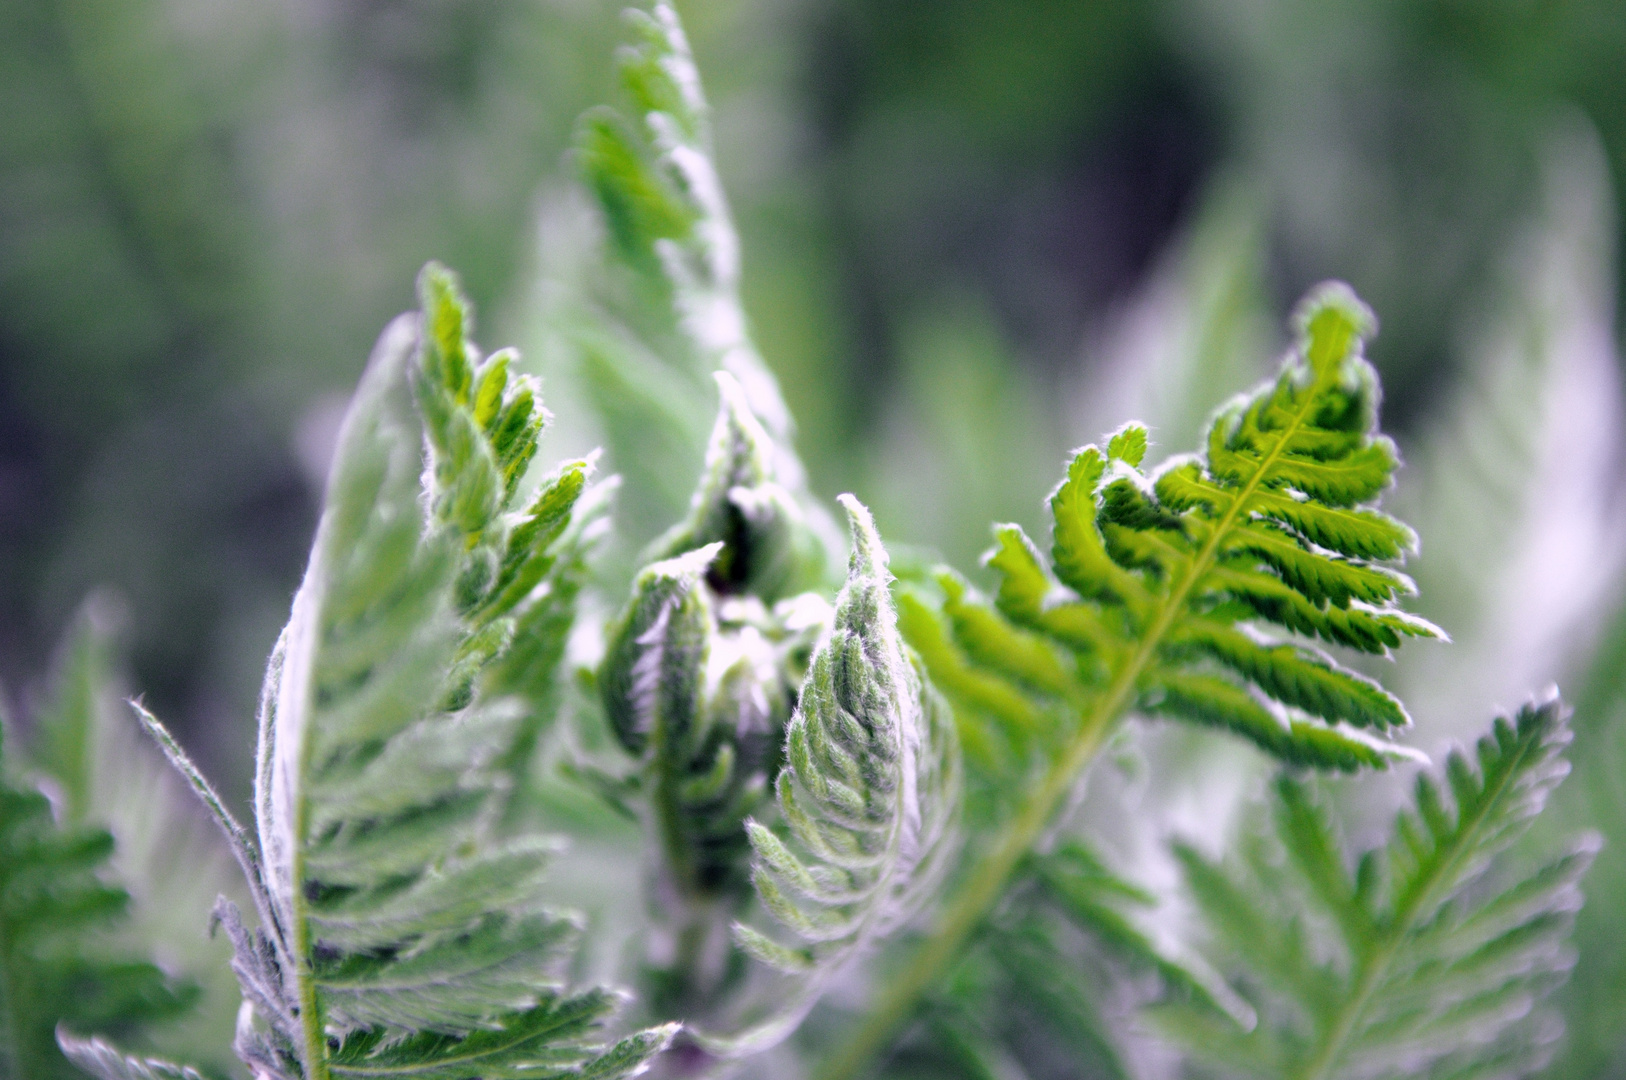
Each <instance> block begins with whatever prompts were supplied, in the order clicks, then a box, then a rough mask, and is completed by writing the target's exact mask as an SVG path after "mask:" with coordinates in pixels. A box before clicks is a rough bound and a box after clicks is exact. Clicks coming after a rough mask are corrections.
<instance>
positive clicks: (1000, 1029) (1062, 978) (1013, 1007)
mask: <svg viewBox="0 0 1626 1080" xmlns="http://www.w3.org/2000/svg"><path fill="white" fill-rule="evenodd" d="M1170 921H1171V920H1170V912H1169V910H1168V909H1167V907H1166V906H1165V905H1163V904H1161V903H1160V902H1159V900H1158V898H1157V896H1155V895H1154V894H1153V893H1151V892H1149V891H1148V890H1146V889H1144V888H1141V887H1139V886H1137V885H1135V884H1133V883H1131V882H1130V881H1128V880H1127V879H1125V878H1124V877H1122V876H1121V875H1119V874H1117V873H1115V872H1114V871H1113V870H1111V869H1110V868H1109V867H1108V866H1107V865H1106V863H1105V862H1104V861H1103V860H1102V859H1101V857H1100V856H1099V855H1097V854H1096V853H1095V852H1094V851H1093V850H1092V849H1091V848H1090V847H1089V846H1088V845H1086V844H1084V843H1083V842H1082V841H1079V840H1077V839H1074V838H1068V839H1066V840H1063V841H1062V842H1060V843H1058V844H1057V845H1056V847H1055V849H1054V850H1053V851H1050V852H1047V853H1045V854H1043V855H1035V856H1032V857H1031V858H1030V859H1029V860H1028V861H1027V862H1026V863H1024V865H1023V866H1022V868H1021V869H1020V870H1019V871H1018V872H1017V874H1016V875H1015V877H1014V878H1013V880H1012V883H1011V886H1010V888H1009V890H1008V891H1007V894H1006V896H1005V898H1004V900H1003V902H1002V903H1001V904H1000V906H999V909H998V911H997V913H995V914H994V915H993V916H991V917H990V918H989V919H988V920H986V921H985V922H984V924H983V925H982V926H981V927H980V928H979V930H978V932H977V935H976V937H975V939H974V940H973V941H972V942H971V944H970V945H969V947H968V948H967V950H966V953H965V955H964V956H962V957H961V958H960V959H959V961H958V962H957V963H956V964H955V966H954V968H953V970H952V971H951V972H950V973H949V974H948V975H947V976H946V977H945V978H944V979H943V980H942V982H941V983H940V984H939V985H938V986H937V987H935V988H934V989H933V990H932V991H931V993H930V994H929V995H928V996H927V1003H926V1007H925V1012H924V1019H925V1021H926V1031H927V1034H926V1037H925V1038H924V1039H922V1038H919V1037H916V1038H914V1039H911V1040H909V1041H907V1042H905V1043H904V1044H902V1045H901V1046H900V1047H899V1048H898V1049H897V1051H896V1053H895V1056H894V1061H895V1062H900V1063H902V1062H918V1063H919V1064H920V1065H922V1066H924V1065H927V1064H928V1063H929V1065H930V1067H931V1068H930V1073H929V1074H930V1075H936V1076H964V1077H967V1078H968V1080H969V1078H973V1077H982V1076H986V1075H1010V1076H1025V1075H1042V1074H1043V1072H1044V1070H1045V1068H1046V1065H1047V1062H1052V1061H1055V1060H1057V1056H1058V1055H1065V1057H1064V1058H1063V1060H1065V1061H1066V1063H1067V1067H1068V1068H1069V1069H1070V1070H1073V1071H1074V1072H1076V1073H1082V1074H1084V1075H1091V1076H1094V1075H1102V1076H1113V1077H1128V1076H1131V1075H1133V1072H1132V1071H1131V1069H1130V1067H1129V1064H1128V1062H1129V1061H1130V1060H1132V1058H1133V1056H1134V1053H1133V1050H1134V1048H1133V1047H1132V1046H1130V1045H1126V1039H1125V1038H1124V1033H1125V1031H1126V1029H1128V1028H1129V1027H1130V1026H1131V1025H1130V1024H1129V1023H1128V1021H1129V1020H1130V1014H1131V1012H1132V1009H1131V1007H1130V1004H1129V1000H1126V995H1125V993H1124V991H1125V988H1126V986H1127V985H1128V984H1131V983H1133V982H1135V981H1139V982H1141V983H1145V982H1147V981H1148V980H1147V979H1146V976H1147V975H1148V973H1156V974H1157V975H1158V976H1160V979H1159V980H1158V981H1160V982H1162V983H1163V984H1164V985H1167V986H1170V987H1173V988H1177V989H1178V990H1179V991H1180V992H1181V993H1182V994H1183V995H1186V996H1189V997H1192V998H1195V999H1197V1000H1199V1001H1202V1002H1203V1003H1204V1004H1205V1005H1207V1006H1208V1007H1209V1008H1212V1009H1215V1010H1217V1011H1221V1012H1223V1013H1228V1014H1229V1015H1231V1016H1232V1017H1233V1018H1234V1020H1235V1022H1236V1023H1238V1024H1241V1025H1243V1026H1245V1027H1247V1026H1251V1025H1252V1024H1253V1022H1254V1019H1255V1018H1254V1013H1253V1010H1252V1008H1251V1007H1250V1006H1249V1005H1248V1004H1247V1003H1246V1002H1245V1001H1243V1000H1242V999H1241V998H1239V997H1238V996H1237V995H1236V994H1235V993H1234V992H1233V991H1232V990H1231V989H1230V987H1229V986H1228V985H1226V983H1225V981H1224V979H1223V978H1222V977H1221V976H1220V975H1219V974H1218V973H1217V972H1215V971H1214V970H1213V969H1212V968H1210V967H1209V966H1208V965H1207V964H1206V963H1205V962H1204V961H1203V960H1202V958H1201V957H1200V956H1197V955H1196V954H1194V953H1193V952H1192V951H1191V950H1190V949H1189V948H1188V947H1186V946H1184V945H1183V944H1181V943H1180V942H1179V941H1178V940H1177V938H1176V936H1175V935H1174V934H1173V933H1172V932H1171V930H1170V926H1169V923H1170ZM950 1032H961V1033H963V1034H965V1035H966V1036H968V1037H969V1038H968V1039H967V1040H966V1041H964V1042H961V1041H955V1040H949V1041H947V1042H945V1041H944V1038H943V1037H944V1036H947V1035H948V1033H950ZM994 1063H1003V1064H1002V1066H1001V1068H1000V1069H996V1070H994V1071H992V1072H990V1067H991V1066H992V1065H994ZM904 1071H907V1068H905V1070H904Z"/></svg>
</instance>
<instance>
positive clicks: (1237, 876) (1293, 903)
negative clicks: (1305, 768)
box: [1155, 696, 1597, 1080]
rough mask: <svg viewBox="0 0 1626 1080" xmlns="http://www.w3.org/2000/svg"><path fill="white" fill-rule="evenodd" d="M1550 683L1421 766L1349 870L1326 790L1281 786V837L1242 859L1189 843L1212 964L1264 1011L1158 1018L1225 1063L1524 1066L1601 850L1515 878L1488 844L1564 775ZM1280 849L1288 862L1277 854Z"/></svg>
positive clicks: (1334, 1073)
mask: <svg viewBox="0 0 1626 1080" xmlns="http://www.w3.org/2000/svg"><path fill="white" fill-rule="evenodd" d="M1569 740H1570V733H1569V727H1568V724H1567V723H1566V720H1565V710H1564V708H1563V706H1562V705H1561V703H1560V702H1559V701H1558V700H1557V698H1556V696H1555V697H1552V698H1549V699H1548V700H1546V701H1544V702H1541V703H1539V704H1533V705H1527V706H1525V707H1524V708H1523V709H1521V710H1520V711H1519V713H1518V715H1517V717H1515V718H1514V719H1512V720H1506V719H1498V720H1497V721H1496V722H1495V724H1494V725H1493V726H1492V728H1491V731H1490V733H1489V734H1488V735H1486V736H1485V737H1484V738H1482V739H1480V740H1479V745H1478V746H1477V748H1476V752H1475V754H1474V755H1472V756H1471V757H1470V756H1468V755H1465V754H1462V753H1453V754H1452V755H1451V756H1450V758H1449V759H1448V760H1447V761H1446V765H1445V769H1444V773H1443V776H1440V777H1434V776H1430V775H1427V774H1424V775H1421V776H1419V778H1418V781H1417V791H1416V801H1415V804H1414V806H1413V807H1412V808H1411V809H1408V810H1406V811H1404V812H1402V813H1401V814H1400V816H1399V818H1398V819H1397V820H1396V822H1395V828H1394V832H1393V835H1392V836H1391V837H1390V839H1389V841H1388V843H1387V844H1386V845H1385V846H1384V847H1382V848H1380V849H1378V850H1376V851H1372V852H1369V853H1367V854H1366V855H1365V856H1364V857H1363V858H1361V859H1360V860H1359V862H1358V863H1357V864H1356V866H1355V868H1354V870H1353V871H1352V870H1351V868H1350V866H1349V863H1348V861H1347V860H1346V857H1345V854H1344V849H1343V846H1342V844H1341V843H1340V842H1339V839H1338V835H1337V832H1336V830H1335V828H1334V827H1333V824H1332V822H1331V821H1330V820H1329V817H1328V814H1327V811H1326V809H1325V808H1324V806H1323V805H1322V804H1321V802H1320V801H1319V800H1318V799H1317V798H1316V797H1315V795H1314V793H1313V792H1312V791H1311V789H1310V788H1309V787H1307V786H1306V785H1305V784H1304V783H1302V782H1300V781H1298V780H1293V779H1290V778H1285V777H1284V778H1283V779H1282V780H1281V781H1279V782H1278V784H1277V786H1276V790H1275V793H1274V799H1273V805H1274V809H1275V829H1274V835H1261V836H1258V837H1255V838H1254V841H1253V843H1252V845H1251V846H1250V847H1248V848H1247V849H1246V856H1245V858H1242V859H1238V860H1235V865H1229V866H1226V865H1215V864H1212V863H1210V862H1208V861H1206V860H1205V859H1203V858H1202V857H1201V856H1200V855H1197V854H1196V853H1195V852H1193V851H1190V850H1188V849H1182V850H1181V851H1180V856H1181V859H1182V861H1183V862H1184V863H1185V866H1186V871H1187V879H1188V881H1189V883H1190V886H1191V889H1192V892H1193V894H1194V896H1195V898H1196V900H1197V902H1198V905H1199V907H1200V909H1201V911H1202V915H1203V921H1204V924H1205V926H1206V929H1207V931H1208V934H1209V936H1210V937H1211V939H1212V946H1213V948H1214V951H1215V953H1216V955H1217V958H1218V959H1219V960H1220V963H1221V964H1222V966H1224V967H1226V968H1227V969H1229V970H1231V971H1233V972H1235V973H1236V974H1237V976H1238V985H1239V987H1241V988H1242V990H1243V992H1244V993H1245V994H1246V995H1247V996H1248V997H1250V998H1251V999H1252V1000H1253V1002H1254V1004H1255V1005H1256V1006H1257V1007H1258V1010H1259V1014H1260V1023H1259V1025H1258V1027H1257V1028H1255V1029H1254V1030H1253V1031H1251V1032H1244V1031H1242V1030H1241V1029H1239V1028H1237V1027H1235V1026H1234V1025H1231V1024H1230V1023H1229V1022H1228V1021H1225V1020H1224V1019H1222V1018H1219V1017H1217V1016H1215V1015H1214V1014H1212V1013H1206V1012H1205V1011H1204V1010H1202V1009H1200V1008H1198V1007H1194V1006H1190V1005H1180V1006H1169V1007H1165V1008H1163V1009H1161V1010H1159V1011H1158V1012H1157V1013H1156V1014H1155V1018H1156V1020H1157V1021H1158V1022H1159V1024H1160V1026H1161V1027H1162V1028H1164V1029H1165V1030H1166V1031H1168V1032H1169V1033H1171V1034H1172V1035H1173V1036H1175V1037H1176V1038H1177V1039H1179V1040H1180V1041H1181V1042H1183V1043H1184V1044H1185V1046H1186V1048H1187V1049H1188V1051H1189V1052H1190V1053H1191V1054H1192V1055H1193V1057H1195V1058H1196V1059H1198V1060H1200V1061H1203V1062H1204V1063H1206V1064H1208V1065H1210V1066H1212V1067H1214V1068H1216V1069H1218V1070H1219V1071H1220V1072H1222V1073H1224V1074H1226V1075H1235V1076H1249V1077H1252V1076H1282V1077H1293V1078H1295V1080H1323V1078H1329V1080H1330V1078H1333V1077H1363V1078H1366V1077H1396V1078H1398V1077H1416V1076H1429V1077H1447V1076H1449V1077H1459V1076H1462V1077H1466V1076H1503V1075H1507V1076H1523V1075H1528V1074H1529V1073H1531V1072H1532V1071H1534V1070H1536V1069H1538V1068H1539V1067H1540V1065H1541V1062H1542V1061H1543V1060H1544V1058H1545V1056H1546V1055H1547V1053H1548V1052H1549V1050H1550V1048H1551V1043H1552V1037H1553V1034H1554V1032H1553V1030H1552V1029H1553V1018H1552V1017H1551V1016H1549V1015H1546V1014H1544V1013H1542V1011H1541V1010H1540V1009H1539V1008H1537V1007H1536V1006H1537V1005H1538V1003H1539V1002H1540V1000H1541V998H1542V997H1543V996H1545V995H1546V994H1547V993H1548V992H1549V991H1551V990H1552V989H1554V988H1555V987H1556V986H1557V985H1558V984H1560V983H1562V982H1563V980H1564V978H1565V976H1566V975H1567V974H1568V968H1569V965H1570V963H1571V962H1572V960H1573V958H1572V957H1571V956H1570V955H1569V953H1568V952H1567V950H1566V948H1565V945H1564V940H1565V938H1566V937H1567V935H1568V931H1569V927H1570V924H1571V922H1572V921H1573V919H1574V913H1575V910H1576V909H1577V908H1578V907H1579V906H1580V893H1579V887H1578V882H1579V880H1580V877H1581V875H1582V874H1583V873H1584V872H1585V870H1586V868H1587V866H1588V864H1589V863H1590V862H1591V860H1592V856H1593V854H1594V852H1595V851H1596V849H1597V842H1596V840H1595V839H1586V840H1583V841H1581V842H1579V843H1576V844H1572V845H1571V846H1570V848H1569V849H1568V850H1567V851H1565V852H1564V853H1563V854H1561V855H1559V856H1558V857H1557V858H1554V859H1551V861H1549V862H1547V863H1545V864H1544V865H1541V866H1539V867H1537V868H1536V869H1534V870H1525V871H1523V872H1522V873H1518V874H1516V873H1515V871H1514V869H1513V867H1511V866H1505V865H1502V864H1501V863H1500V862H1498V861H1497V860H1496V856H1497V855H1498V854H1500V853H1501V852H1502V851H1504V850H1505V849H1506V848H1507V847H1508V846H1509V845H1510V844H1511V843H1512V842H1513V841H1514V840H1515V839H1517V838H1518V837H1519V835H1521V834H1522V833H1523V832H1524V830H1525V828H1526V827H1527V826H1528V825H1529V823H1530V821H1531V819H1533V818H1534V817H1535V816H1536V814H1538V813H1539V812H1540V811H1541V808H1542V806H1543V805H1544V803H1545V802H1546V799H1547V796H1548V794H1549V793H1550V792H1551V791H1552V789H1553V788H1554V787H1555V786H1556V785H1557V783H1558V782H1559V780H1561V779H1562V778H1563V776H1564V775H1565V773H1567V772H1568V771H1569V766H1568V763H1567V762H1566V761H1564V759H1563V757H1562V756H1561V754H1562V752H1563V750H1564V747H1565V746H1567V745H1568V743H1569ZM1283 852H1285V854H1286V856H1287V857H1286V859H1285V860H1284V859H1283V858H1282V853H1283Z"/></svg>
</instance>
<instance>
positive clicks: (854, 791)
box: [719, 495, 960, 1052]
mask: <svg viewBox="0 0 1626 1080" xmlns="http://www.w3.org/2000/svg"><path fill="white" fill-rule="evenodd" d="M841 501H842V505H843V506H844V507H845V508H846V510H847V515H848V518H849V521H850V523H851V527H852V557H851V563H850V569H849V571H848V577H847V583H846V585H845V586H844V587H843V588H842V590H841V593H840V594H839V595H838V596H837V598H836V612H835V621H834V625H833V627H832V628H831V631H830V635H829V636H828V637H827V638H826V639H825V640H824V641H823V642H822V643H821V644H820V645H819V648H818V650H817V652H815V653H814V655H813V662H812V665H811V666H810V668H809V670H808V673H807V679H806V681H805V682H804V683H803V684H802V691H801V696H800V699H799V702H798V705H797V709H796V713H795V715H794V716H793V717H792V718H791V721H790V725H789V727H788V729H787V731H786V736H785V757H786V761H785V767H784V769H783V771H782V772H781V773H780V775H779V778H778V782H777V783H776V785H775V789H776V792H777V795H778V803H779V810H780V812H781V814H782V816H783V818H784V821H785V823H786V825H787V826H788V830H789V836H790V841H789V842H787V840H786V839H785V838H782V837H781V836H780V835H779V834H777V833H775V832H774V831H773V830H772V829H770V828H769V827H768V826H766V825H764V824H762V823H761V822H758V821H751V822H749V823H748V825H747V829H748V831H749V834H750V838H751V846H752V847H753V848H754V849H755V852H756V856H757V864H756V867H755V870H754V873H753V877H754V880H755V883H756V889H757V895H758V897H759V898H760V899H761V900H762V903H763V906H764V907H766V908H767V910H768V912H769V913H770V914H771V915H772V916H773V917H774V919H775V920H777V921H778V922H779V923H780V924H781V925H782V926H783V927H785V928H786V929H787V930H789V931H790V932H791V934H792V935H794V937H795V939H796V940H797V944H796V945H794V946H786V945H782V944H780V943H779V942H777V941H775V940H773V939H772V938H771V937H769V936H768V935H766V934H764V933H762V932H761V931H758V930H755V929H753V928H751V927H749V926H746V925H744V924H740V925H738V926H736V928H735V935H736V937H737V940H738V941H739V943H740V944H741V946H742V947H744V948H745V949H746V950H747V951H749V952H750V953H751V954H752V955H754V956H755V957H756V958H757V959H758V960H761V961H762V962H764V963H766V964H768V965H770V966H771V967H775V968H778V969H780V970H781V971H784V972H786V973H787V974H788V975H789V976H791V978H792V980H793V985H794V987H795V989H794V992H793V994H792V995H791V996H790V998H789V1000H788V1002H785V1003H779V1002H776V1003H774V1005H773V1006H771V1010H772V1011H771V1012H770V1015H769V1017H768V1018H766V1019H759V1020H756V1021H754V1023H753V1024H752V1025H751V1026H750V1027H749V1028H748V1029H747V1030H746V1031H745V1033H744V1034H742V1035H739V1036H736V1037H735V1038H734V1039H732V1040H727V1041H720V1042H719V1045H725V1046H727V1047H728V1048H730V1049H731V1050H732V1051H733V1052H746V1051H751V1050H757V1049H761V1048H763V1047H765V1046H769V1045H772V1044H773V1043H775V1042H777V1041H779V1040H780V1039H782V1038H784V1037H785V1036H786V1035H788V1034H789V1033H790V1032H791V1031H792V1030H794V1029H795V1026H796V1025H797V1024H798V1023H799V1022H800V1021H801V1018H802V1017H803V1016H804V1015H805V1014H806V1012H807V1010H808V1009H810V1008H811V1007H812V1006H813V1004H814V1002H815V1001H817V999H818V996H819V995H820V993H822V991H823V989H824V987H825V985H826V984H827V983H828V980H829V979H830V978H831V977H832V976H833V975H835V974H836V973H837V972H839V971H840V970H842V969H843V968H844V967H845V966H846V964H847V963H848V962H849V961H850V960H852V958H853V957H855V956H856V955H858V954H859V953H860V952H862V951H863V950H864V949H865V947H866V946H868V945H870V944H871V943H873V942H875V941H877V940H879V939H880V938H881V937H882V936H883V935H885V934H887V933H888V932H890V931H891V930H893V929H895V928H896V927H898V926H899V925H900V924H901V923H902V922H903V921H904V920H905V919H907V918H908V917H909V916H911V915H912V914H914V913H915V912H916V911H917V910H918V909H919V906H920V904H921V902H922V901H923V900H924V899H925V897H926V896H927V895H929V891H930V889H931V887H933V886H935V885H936V884H937V883H938V881H939V880H940V876H941V875H940V871H941V870H942V869H943V862H944V860H945V859H946V857H947V856H948V855H949V854H950V853H951V850H952V847H953V845H952V844H951V843H950V842H949V837H950V835H951V834H952V828H951V826H952V823H953V819H954V815H955V814H956V812H957V809H958V802H959V784H960V777H959V748H958V746H957V745H956V742H955V736H954V729H953V726H952V721H951V719H950V717H949V715H948V710H947V708H946V706H945V705H944V703H943V701H942V699H941V698H940V697H939V696H938V695H937V693H936V692H935V691H934V690H933V689H932V688H931V685H930V683H928V682H927V681H926V680H925V678H924V677H923V674H922V673H921V672H920V671H919V670H918V668H917V666H916V665H917V662H916V660H915V659H914V658H913V657H912V656H910V655H909V654H908V651H907V649H906V647H905V646H904V644H903V638H902V636H901V635H900V634H899V633H898V631H897V625H896V615H895V613H894V610H893V606H892V598H891V595H890V592H889V589H888V586H889V583H890V581H891V574H890V573H889V572H888V570H887V562H888V560H887V553H886V549H885V548H884V547H883V546H882V544H881V539H880V536H879V535H878V534H877V533H876V531H875V525H874V523H873V521H871V519H870V515H869V511H868V510H866V509H865V508H864V507H863V506H862V505H861V504H860V503H859V502H858V501H857V500H856V499H854V498H853V497H852V496H850V495H845V496H842V499H841ZM793 849H794V850H793Z"/></svg>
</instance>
